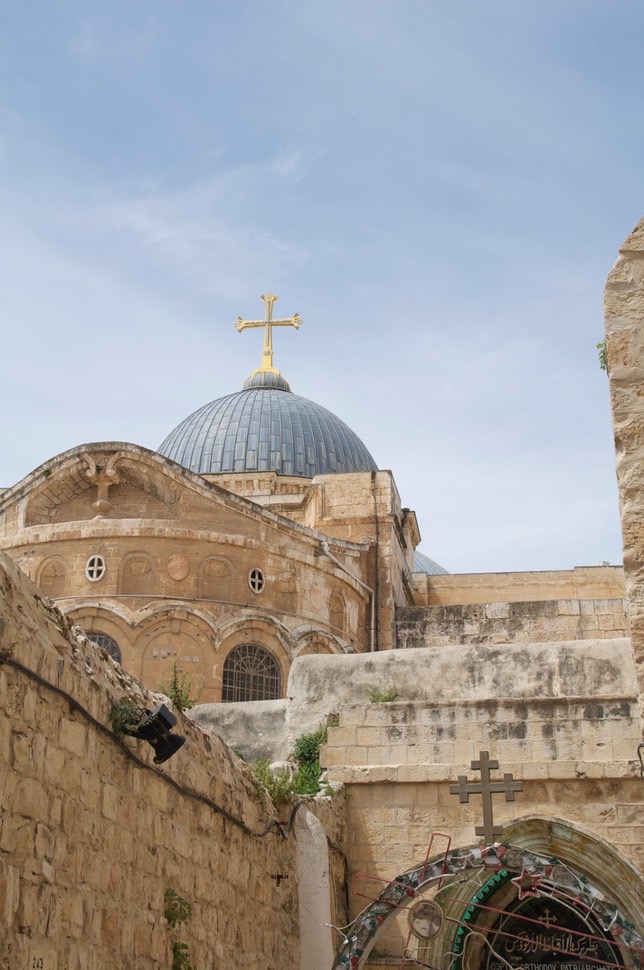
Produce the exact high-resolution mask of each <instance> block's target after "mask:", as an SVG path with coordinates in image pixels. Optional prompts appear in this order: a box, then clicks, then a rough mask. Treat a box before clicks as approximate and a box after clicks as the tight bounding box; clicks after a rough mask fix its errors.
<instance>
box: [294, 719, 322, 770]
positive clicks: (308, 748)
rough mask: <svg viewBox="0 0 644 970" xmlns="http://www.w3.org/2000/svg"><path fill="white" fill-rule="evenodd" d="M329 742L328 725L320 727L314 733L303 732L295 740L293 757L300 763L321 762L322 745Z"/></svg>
mask: <svg viewBox="0 0 644 970" xmlns="http://www.w3.org/2000/svg"><path fill="white" fill-rule="evenodd" d="M326 742H327V729H326V727H321V728H318V730H317V731H313V733H312V734H301V735H300V737H299V738H296V740H295V747H294V748H293V758H294V760H295V761H296V762H297V763H298V765H300V766H303V765H313V764H316V763H318V764H319V762H320V745H322V744H326Z"/></svg>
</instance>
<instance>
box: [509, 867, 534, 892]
mask: <svg viewBox="0 0 644 970" xmlns="http://www.w3.org/2000/svg"><path fill="white" fill-rule="evenodd" d="M510 882H511V883H512V884H513V885H514V886H516V887H517V889H518V891H519V899H527V897H528V896H539V889H538V888H537V887H538V885H539V883H540V882H541V873H539V872H528V870H527V869H522V870H521V875H520V876H516V877H515V878H514V879H511V880H510Z"/></svg>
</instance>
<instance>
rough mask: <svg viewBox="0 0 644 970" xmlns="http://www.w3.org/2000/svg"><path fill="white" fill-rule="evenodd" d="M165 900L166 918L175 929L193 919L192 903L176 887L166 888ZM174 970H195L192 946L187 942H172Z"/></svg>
mask: <svg viewBox="0 0 644 970" xmlns="http://www.w3.org/2000/svg"><path fill="white" fill-rule="evenodd" d="M163 902H164V903H165V909H164V915H165V918H166V919H167V921H168V923H169V924H170V926H172V928H173V929H174V927H175V926H179V925H180V924H181V923H186V922H187V921H188V920H189V919H192V904H191V903H189V902H188V900H187V899H184V898H183V896H180V895H179V893H176V892H175V891H174V889H166V891H165V893H164V896H163ZM172 970H194V967H193V966H192V964H191V963H190V948H189V946H188V944H187V943H178V942H174V943H173V944H172Z"/></svg>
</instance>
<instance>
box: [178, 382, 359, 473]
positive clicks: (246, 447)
mask: <svg viewBox="0 0 644 970" xmlns="http://www.w3.org/2000/svg"><path fill="white" fill-rule="evenodd" d="M280 377H281V375H280ZM284 385H286V386H284ZM159 452H160V453H161V454H162V455H165V456H166V458H171V459H172V460H173V461H176V462H177V463H178V464H179V465H183V466H184V468H188V469H190V471H193V472H197V473H198V474H200V475H220V474H225V473H226V472H255V471H272V472H278V473H279V474H280V475H296V476H300V477H302V478H313V476H314V475H329V474H342V473H343V472H364V471H376V470H377V468H378V466H377V465H376V463H375V461H374V460H373V458H372V456H371V455H370V454H369V452H368V451H367V449H366V448H365V446H364V445H363V443H362V441H361V440H360V438H358V436H357V435H356V434H354V432H353V431H352V430H351V428H349V427H347V425H346V424H345V423H344V422H343V421H341V420H340V419H339V418H337V417H336V416H335V414H332V413H331V412H330V411H327V410H326V408H323V407H321V406H320V405H319V404H315V403H314V402H313V401H309V400H307V399H306V398H304V397H298V395H297V394H293V393H292V391H291V390H290V389H289V387H288V384H287V383H286V381H285V380H284V379H283V378H281V380H275V379H274V378H273V377H272V375H268V374H266V375H261V376H260V375H257V374H256V375H253V379H252V380H249V381H247V382H246V384H245V385H244V389H243V390H241V391H237V392H236V393H235V394H229V395H227V397H222V398H219V399H218V400H217V401H212V402H211V403H210V404H205V405H204V406H203V407H202V408H199V410H198V411H195V412H194V414H191V415H190V416H189V417H187V418H186V419H185V420H184V421H182V422H181V424H179V425H178V426H177V427H176V428H175V429H174V431H171V432H170V434H169V435H168V437H167V438H166V439H165V441H163V442H162V444H161V446H160V447H159Z"/></svg>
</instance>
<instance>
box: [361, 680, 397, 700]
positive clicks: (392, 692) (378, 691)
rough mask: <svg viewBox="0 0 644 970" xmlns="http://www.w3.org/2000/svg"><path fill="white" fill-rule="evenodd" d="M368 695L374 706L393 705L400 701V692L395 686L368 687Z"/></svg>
mask: <svg viewBox="0 0 644 970" xmlns="http://www.w3.org/2000/svg"><path fill="white" fill-rule="evenodd" d="M367 695H368V697H369V700H370V701H371V703H372V704H391V702H392V701H395V700H397V699H398V691H397V690H396V688H395V687H394V685H393V684H383V686H382V687H368V688H367Z"/></svg>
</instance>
